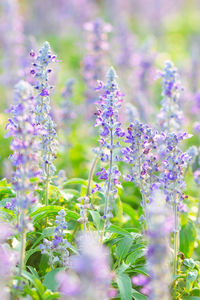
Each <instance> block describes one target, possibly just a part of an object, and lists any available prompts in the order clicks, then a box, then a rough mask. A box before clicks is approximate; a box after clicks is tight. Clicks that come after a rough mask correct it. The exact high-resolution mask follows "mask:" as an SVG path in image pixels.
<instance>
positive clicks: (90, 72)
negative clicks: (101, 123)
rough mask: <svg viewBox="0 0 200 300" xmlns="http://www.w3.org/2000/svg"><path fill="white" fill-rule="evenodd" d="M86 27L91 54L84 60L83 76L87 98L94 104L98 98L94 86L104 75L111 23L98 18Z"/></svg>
mask: <svg viewBox="0 0 200 300" xmlns="http://www.w3.org/2000/svg"><path fill="white" fill-rule="evenodd" d="M84 28H85V30H87V31H88V32H89V35H88V44H87V48H88V51H89V54H88V55H86V57H85V58H84V60H83V62H82V68H83V78H84V81H85V82H86V85H87V92H86V98H87V100H88V102H89V103H92V104H94V102H95V101H96V99H97V95H96V94H95V92H94V87H95V86H96V81H97V80H98V79H102V77H103V73H104V68H103V66H104V61H103V59H104V56H105V52H106V51H107V50H108V43H107V33H108V32H110V31H111V25H110V24H105V23H104V22H103V21H102V20H100V19H97V20H96V21H94V22H92V23H86V24H85V25H84Z"/></svg>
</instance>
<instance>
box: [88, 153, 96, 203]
mask: <svg viewBox="0 0 200 300" xmlns="http://www.w3.org/2000/svg"><path fill="white" fill-rule="evenodd" d="M97 161H98V156H96V157H95V159H94V161H93V163H92V167H91V169H90V173H89V178H88V185H87V192H86V196H87V197H88V196H89V195H90V187H91V183H92V178H93V174H94V170H95V167H96V164H97Z"/></svg>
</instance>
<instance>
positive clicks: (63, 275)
mask: <svg viewBox="0 0 200 300" xmlns="http://www.w3.org/2000/svg"><path fill="white" fill-rule="evenodd" d="M78 244H79V251H80V253H79V255H76V256H73V257H72V258H71V270H70V271H68V272H60V273H58V275H57V281H58V282H59V284H60V291H61V293H62V295H63V297H62V298H61V299H66V298H67V299H74V300H75V299H84V300H89V299H95V300H100V299H101V300H106V299H109V298H108V295H109V287H110V283H111V272H110V268H109V259H108V258H109V257H108V253H107V251H106V249H105V248H104V246H102V245H100V244H99V243H98V242H97V240H96V239H95V237H94V236H93V235H92V234H83V235H82V236H80V238H79V243H78Z"/></svg>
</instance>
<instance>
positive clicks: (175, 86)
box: [158, 61, 189, 274]
mask: <svg viewBox="0 0 200 300" xmlns="http://www.w3.org/2000/svg"><path fill="white" fill-rule="evenodd" d="M160 75H161V77H162V96H163V99H162V102H161V110H160V114H159V115H158V119H159V125H160V129H162V130H163V131H164V132H165V133H166V139H165V144H166V145H165V146H166V149H165V150H166V152H165V153H166V158H165V160H164V161H162V165H163V169H164V172H163V173H161V176H162V182H163V183H164V186H165V189H166V191H167V193H168V196H167V199H168V201H170V202H171V203H172V205H173V210H174V274H176V272H177V254H178V248H179V231H180V229H179V216H178V211H181V210H184V209H185V208H184V207H183V205H182V203H181V202H180V201H179V200H181V198H182V199H183V198H184V195H183V194H182V190H183V188H184V180H183V171H182V170H183V167H185V166H187V162H188V161H189V156H188V155H187V154H185V153H182V151H181V150H180V149H179V147H178V144H179V142H180V141H181V140H183V139H185V138H188V137H189V136H187V134H186V133H184V134H180V133H177V132H179V131H180V128H181V122H182V117H183V114H182V111H181V103H180V93H181V91H182V87H181V83H180V79H179V75H178V73H177V70H176V68H175V67H174V65H173V63H172V62H170V61H167V62H166V63H165V67H164V71H163V72H161V73H160ZM165 146H164V147H165ZM166 183H167V184H166Z"/></svg>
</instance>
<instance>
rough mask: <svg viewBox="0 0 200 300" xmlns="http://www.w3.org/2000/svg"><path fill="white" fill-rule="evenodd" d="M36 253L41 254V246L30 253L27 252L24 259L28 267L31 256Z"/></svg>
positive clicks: (29, 251)
mask: <svg viewBox="0 0 200 300" xmlns="http://www.w3.org/2000/svg"><path fill="white" fill-rule="evenodd" d="M36 252H40V246H37V247H35V248H34V249H30V250H28V251H26V256H25V259H24V264H25V265H26V263H27V261H28V259H29V258H30V257H31V255H33V254H34V253H36Z"/></svg>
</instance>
